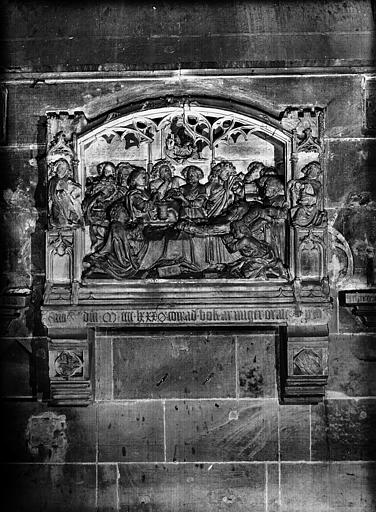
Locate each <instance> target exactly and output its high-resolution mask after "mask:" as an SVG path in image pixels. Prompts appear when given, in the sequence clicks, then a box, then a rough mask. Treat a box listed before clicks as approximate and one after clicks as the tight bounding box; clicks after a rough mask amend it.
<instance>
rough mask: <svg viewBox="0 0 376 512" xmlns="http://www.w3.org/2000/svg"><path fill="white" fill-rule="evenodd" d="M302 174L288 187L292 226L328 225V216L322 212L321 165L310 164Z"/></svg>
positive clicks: (304, 168) (316, 163)
mask: <svg viewBox="0 0 376 512" xmlns="http://www.w3.org/2000/svg"><path fill="white" fill-rule="evenodd" d="M300 172H301V173H302V174H303V177H302V178H299V179H296V180H291V181H290V182H289V184H288V187H287V191H288V194H289V196H290V201H291V209H290V214H291V221H292V224H293V225H294V226H298V227H302V228H307V227H313V226H320V225H323V224H325V223H326V220H327V214H326V212H325V211H323V210H321V204H322V197H321V195H322V185H321V181H320V180H319V176H320V174H321V168H320V164H319V163H318V162H310V163H309V164H307V165H306V166H304V167H303V169H302V170H301V171H300Z"/></svg>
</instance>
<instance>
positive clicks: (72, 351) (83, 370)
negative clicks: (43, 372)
mask: <svg viewBox="0 0 376 512" xmlns="http://www.w3.org/2000/svg"><path fill="white" fill-rule="evenodd" d="M48 353H49V377H50V399H51V402H52V403H53V404H54V405H88V404H89V403H90V402H91V400H92V387H91V380H90V359H89V358H90V353H89V342H88V340H72V339H59V340H50V341H49V344H48Z"/></svg>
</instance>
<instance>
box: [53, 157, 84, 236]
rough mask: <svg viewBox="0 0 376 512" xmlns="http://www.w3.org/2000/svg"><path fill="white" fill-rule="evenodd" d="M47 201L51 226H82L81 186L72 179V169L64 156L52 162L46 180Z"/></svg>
mask: <svg viewBox="0 0 376 512" xmlns="http://www.w3.org/2000/svg"><path fill="white" fill-rule="evenodd" d="M48 203H49V213H50V215H49V221H50V224H51V226H53V227H56V228H66V227H73V228H75V227H80V226H82V222H83V220H82V211H81V186H80V185H79V184H78V183H76V182H75V181H74V180H73V173H72V170H71V168H70V165H69V163H68V161H67V160H66V159H65V158H59V159H58V160H56V161H55V162H54V163H53V166H52V175H51V177H50V180H49V182H48Z"/></svg>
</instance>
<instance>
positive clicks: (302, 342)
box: [42, 98, 331, 405]
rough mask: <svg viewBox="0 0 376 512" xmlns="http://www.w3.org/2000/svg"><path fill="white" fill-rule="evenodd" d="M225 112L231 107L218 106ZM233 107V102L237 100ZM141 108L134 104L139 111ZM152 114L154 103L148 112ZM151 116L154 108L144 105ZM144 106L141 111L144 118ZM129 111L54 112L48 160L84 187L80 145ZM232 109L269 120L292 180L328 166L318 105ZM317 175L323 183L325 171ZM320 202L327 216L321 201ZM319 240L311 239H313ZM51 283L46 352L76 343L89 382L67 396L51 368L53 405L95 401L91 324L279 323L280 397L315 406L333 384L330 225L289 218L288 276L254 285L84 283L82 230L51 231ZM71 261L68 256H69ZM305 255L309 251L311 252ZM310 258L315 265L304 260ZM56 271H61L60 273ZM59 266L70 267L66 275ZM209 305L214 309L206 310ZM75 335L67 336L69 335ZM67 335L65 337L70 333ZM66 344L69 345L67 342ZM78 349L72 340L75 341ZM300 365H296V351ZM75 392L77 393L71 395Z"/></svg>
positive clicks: (199, 104)
mask: <svg viewBox="0 0 376 512" xmlns="http://www.w3.org/2000/svg"><path fill="white" fill-rule="evenodd" d="M185 105H186V100H185V99H183V98H181V99H174V101H172V102H171V101H168V102H163V101H162V102H161V101H158V102H157V105H155V106H156V107H158V108H162V109H165V110H166V111H167V110H171V111H173V109H179V108H180V109H181V108H185ZM221 106H222V108H223V106H224V107H226V108H227V109H228V108H229V106H228V105H227V106H226V103H224V104H223V103H222V104H221ZM217 107H218V102H215V101H213V103H212V105H211V104H210V101H208V100H202V99H198V98H197V99H196V100H195V101H192V107H191V108H194V109H203V110H205V109H213V111H214V110H215V108H217ZM231 108H232V109H234V106H233V105H231ZM135 111H136V112H137V108H136V109H135ZM151 111H153V109H151ZM147 112H149V111H147ZM147 112H145V111H143V112H142V115H146V113H147ZM129 115H132V114H131V112H130V109H129V107H124V112H121V111H119V112H117V113H113V112H112V113H110V114H109V115H107V117H106V118H105V117H104V116H102V117H101V118H98V119H94V120H91V121H90V122H89V121H88V120H87V119H86V118H85V116H84V115H83V113H80V112H73V113H68V112H48V113H47V122H48V141H47V157H46V158H47V164H50V163H51V162H54V161H56V159H57V158H61V157H63V158H66V159H67V160H68V161H69V163H70V165H71V167H72V169H73V172H74V178H75V179H76V180H77V181H78V182H79V183H81V184H82V185H83V186H84V180H85V176H84V174H85V171H84V155H83V149H82V148H83V145H84V144H85V141H87V140H88V139H89V138H90V137H95V136H96V134H97V133H98V132H99V131H100V130H101V129H103V126H106V127H107V128H108V127H111V126H112V125H114V124H116V123H119V120H121V119H123V118H126V117H127V116H128V117H129ZM236 115H237V116H240V117H243V118H249V119H250V120H253V121H254V122H256V123H258V124H259V125H260V126H266V127H268V129H270V131H271V132H273V133H274V135H275V136H276V137H279V138H280V140H282V141H283V142H284V144H285V172H286V182H287V181H288V182H289V183H290V182H291V183H292V184H293V182H294V181H297V180H299V179H300V175H299V171H300V169H301V168H302V167H303V164H302V162H303V163H304V164H306V163H307V162H308V163H309V162H314V161H315V162H319V164H320V165H321V169H322V170H325V166H324V162H323V157H322V149H321V136H322V129H323V123H324V112H323V111H322V110H321V109H312V108H302V107H300V106H299V107H291V108H289V109H287V110H286V111H284V112H281V115H280V118H279V119H275V118H272V117H271V116H268V115H267V114H265V113H260V112H257V111H254V110H252V109H250V108H249V107H244V109H243V111H242V109H241V108H239V111H236ZM321 176H322V177H321V178H320V180H321V188H322V189H324V183H323V179H324V178H323V175H321ZM318 202H320V204H318V206H317V208H318V209H319V211H320V213H322V217H323V218H324V219H325V212H324V205H323V202H322V197H320V199H319V201H318ZM308 239H310V240H311V241H310V243H315V244H316V245H317V247H319V249H318V250H317V251H318V252H317V254H318V255H319V256H318V258H319V259H318V261H316V262H315V265H316V266H317V267H319V272H316V274H314V275H311V274H309V273H308V274H307V273H306V274H305V273H304V271H303V269H302V265H301V256H300V254H301V250H302V248H301V246H300V244H301V243H303V241H305V240H308ZM312 240H313V242H312ZM46 244H47V251H46V254H47V262H46V265H47V283H46V289H45V295H44V306H43V308H42V309H43V312H42V315H43V321H44V324H45V325H46V327H47V328H48V331H49V336H50V337H51V343H50V353H51V354H53V356H52V355H51V357H52V359H51V360H53V357H55V360H56V357H57V355H56V346H58V347H59V349H61V351H62V352H64V351H69V350H72V348H69V347H71V345H72V344H73V345H74V344H75V342H74V341H72V340H74V339H75V340H80V341H77V344H78V345H80V347H81V348H80V350H81V352H80V353H81V354H82V358H83V360H84V361H83V365H84V367H85V368H86V370H85V376H86V377H87V378H86V377H85V379H83V381H84V382H83V383H82V385H81V387H80V385H77V382H76V379H75V378H74V375H72V376H71V377H70V376H69V375H67V376H66V378H64V393H63V394H62V393H61V392H60V391H57V390H58V389H59V385H58V384H57V381H59V379H56V376H55V377H52V374H51V378H52V380H51V384H52V385H51V398H52V399H53V401H54V403H57V404H59V403H61V404H64V403H67V401H68V402H69V403H77V404H78V405H79V404H85V403H88V402H89V401H90V400H91V398H92V395H91V392H90V390H91V382H90V378H89V376H90V368H89V366H88V365H89V357H88V354H89V345H90V344H91V341H90V340H89V337H88V330H89V329H92V328H95V327H109V326H111V328H114V327H116V326H118V327H119V328H124V327H135V326H143V327H144V326H148V327H153V326H158V325H159V326H160V325H161V324H163V325H174V324H176V323H179V324H180V325H187V327H189V326H192V325H217V326H220V325H243V326H244V325H246V326H248V327H249V328H250V330H252V327H254V326H260V325H273V326H277V327H279V328H281V329H282V331H281V332H284V333H285V334H284V335H282V336H281V344H280V346H281V354H280V368H279V370H280V371H279V374H280V379H281V382H280V384H281V386H280V389H281V397H280V398H281V401H282V402H284V403H316V402H317V401H319V400H320V399H322V397H323V396H324V390H325V384H326V380H327V363H326V361H327V345H328V328H327V323H328V321H329V317H330V309H331V303H330V297H329V287H328V277H327V254H326V253H327V226H326V223H325V221H323V222H321V224H319V225H317V226H315V227H313V226H308V227H307V226H300V225H299V223H297V224H294V222H292V221H291V222H290V223H289V260H288V261H289V269H290V275H291V279H290V281H288V282H279V281H278V280H277V281H275V282H257V281H251V280H246V279H238V280H236V281H234V280H229V279H218V280H215V281H214V280H206V279H203V280H196V281H195V280H190V281H189V282H188V281H184V280H168V281H163V280H157V281H151V282H146V281H141V280H128V281H125V282H113V281H112V282H109V281H108V280H107V281H104V280H100V279H97V280H91V281H85V280H82V278H81V274H82V258H83V255H84V252H83V251H84V231H83V228H82V227H80V226H76V227H74V228H71V229H69V228H66V227H64V228H62V229H58V228H56V227H50V228H49V229H48V231H47V235H46ZM64 258H65V260H64V262H63V259H64ZM308 258H309V255H308ZM308 263H309V261H308ZM55 268H59V270H58V272H57V273H55V270H54V269H55ZM61 268H64V272H65V274H64V272H62V270H61ZM208 304H210V305H211V306H208ZM67 332H69V336H67ZM67 338H68V339H67ZM68 345H69V347H68ZM73 345H72V346H73ZM298 355H299V359H298V362H299V364H300V366H299V365H298V366H299V368H300V369H299V370H298V371H297V368H298V366H297V357H298ZM69 390H71V391H69Z"/></svg>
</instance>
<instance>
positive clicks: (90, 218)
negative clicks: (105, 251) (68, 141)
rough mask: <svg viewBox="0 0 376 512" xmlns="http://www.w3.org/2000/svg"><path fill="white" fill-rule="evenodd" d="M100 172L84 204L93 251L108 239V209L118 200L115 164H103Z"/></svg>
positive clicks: (87, 189) (88, 191)
mask: <svg viewBox="0 0 376 512" xmlns="http://www.w3.org/2000/svg"><path fill="white" fill-rule="evenodd" d="M98 172H99V173H100V174H99V175H98V177H95V180H94V181H92V182H91V183H90V185H89V186H88V187H87V188H86V195H85V199H84V203H83V209H84V213H85V220H86V222H87V223H88V224H89V232H90V239H91V246H92V249H96V248H97V247H99V246H100V245H101V244H102V243H103V241H104V240H105V238H106V235H107V231H108V227H109V219H108V214H107V209H108V208H109V207H110V205H111V204H112V203H113V202H114V201H115V200H116V199H117V192H118V189H117V185H116V179H115V166H114V164H112V163H111V162H103V163H102V164H99V166H98Z"/></svg>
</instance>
